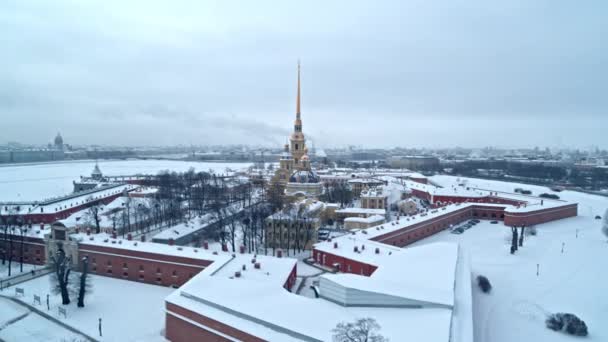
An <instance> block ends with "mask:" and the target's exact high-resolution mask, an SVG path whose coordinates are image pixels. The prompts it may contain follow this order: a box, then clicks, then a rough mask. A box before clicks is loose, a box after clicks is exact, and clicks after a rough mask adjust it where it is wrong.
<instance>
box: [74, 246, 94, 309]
mask: <svg viewBox="0 0 608 342" xmlns="http://www.w3.org/2000/svg"><path fill="white" fill-rule="evenodd" d="M91 287H92V285H91V281H90V278H89V257H87V256H85V257H84V258H82V270H81V273H80V282H79V288H78V303H77V306H78V307H79V308H84V296H85V294H87V293H90V292H91Z"/></svg>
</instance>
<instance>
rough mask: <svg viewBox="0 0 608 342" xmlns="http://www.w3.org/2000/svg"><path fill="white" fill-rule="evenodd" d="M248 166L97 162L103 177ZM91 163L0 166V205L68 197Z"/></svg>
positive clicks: (90, 167)
mask: <svg viewBox="0 0 608 342" xmlns="http://www.w3.org/2000/svg"><path fill="white" fill-rule="evenodd" d="M250 165H251V164H250V163H210V162H195V161H172V160H118V161H100V162H99V168H100V169H101V172H103V174H104V175H108V176H114V175H116V176H118V175H135V174H138V173H139V174H157V173H158V172H159V171H163V170H170V171H176V172H183V171H188V169H190V168H191V167H193V168H194V169H195V170H196V171H209V170H213V171H215V172H216V173H224V172H225V171H226V168H230V169H232V170H240V169H245V168H247V167H249V166H250ZM94 166H95V161H93V160H83V161H70V162H58V163H39V164H12V165H6V166H5V165H0V201H26V200H28V201H29V200H42V199H45V198H49V197H53V196H60V195H64V194H68V193H71V192H72V190H73V185H72V181H74V180H78V179H80V176H90V174H91V171H92V170H93V167H94Z"/></svg>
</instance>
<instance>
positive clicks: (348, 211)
mask: <svg viewBox="0 0 608 342" xmlns="http://www.w3.org/2000/svg"><path fill="white" fill-rule="evenodd" d="M336 214H367V215H385V214H386V210H384V209H369V208H344V209H338V210H336Z"/></svg>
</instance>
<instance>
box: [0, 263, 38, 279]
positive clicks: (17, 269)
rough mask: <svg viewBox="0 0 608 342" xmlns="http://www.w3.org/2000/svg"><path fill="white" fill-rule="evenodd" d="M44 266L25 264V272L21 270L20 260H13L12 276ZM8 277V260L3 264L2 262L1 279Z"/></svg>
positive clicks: (0, 268)
mask: <svg viewBox="0 0 608 342" xmlns="http://www.w3.org/2000/svg"><path fill="white" fill-rule="evenodd" d="M42 267H43V266H37V265H31V264H25V263H24V264H23V272H20V270H21V267H20V266H19V260H17V261H15V260H13V262H12V264H11V278H13V277H15V276H18V275H20V274H23V273H26V274H27V273H29V272H30V271H31V270H37V269H39V268H42ZM7 278H8V261H7V262H6V263H5V264H4V265H2V264H1V263H0V280H4V279H7Z"/></svg>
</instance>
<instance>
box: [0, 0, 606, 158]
mask: <svg viewBox="0 0 608 342" xmlns="http://www.w3.org/2000/svg"><path fill="white" fill-rule="evenodd" d="M607 10H608V3H606V2H604V1H587V2H571V1H560V0H558V1H509V2H500V3H498V2H496V3H494V2H487V1H481V0H475V1H473V0H470V1H450V2H440V1H428V0H427V1H422V0H419V1H418V0H417V1H405V2H404V1H378V2H370V1H331V2H325V1H317V0H315V1H306V2H295V1H283V2H277V1H255V2H249V1H204V2H202V1H171V2H169V1H166V2H149V1H140V0H137V1H116V0H106V1H97V0H94V1H86V2H83V1H76V0H58V1H52V2H51V1H48V2H40V1H33V0H7V1H3V2H2V3H0V30H1V31H0V32H2V33H0V44H1V45H2V55H1V56H2V57H1V58H0V61H1V64H0V65H1V66H0V68H1V69H0V70H1V72H0V117H1V118H2V122H1V127H2V130H1V131H0V132H1V133H0V143H4V142H6V141H18V142H23V143H30V144H46V143H47V142H51V141H52V139H53V138H54V136H55V134H56V133H57V132H58V131H59V132H61V134H62V135H63V137H64V141H65V142H66V143H71V144H100V145H131V146H143V145H177V144H184V145H189V144H193V145H213V144H251V145H256V144H264V145H268V146H275V147H276V146H279V145H282V144H284V143H285V138H286V136H287V135H288V134H289V133H290V132H291V130H292V125H293V120H294V118H295V105H296V104H295V95H296V63H297V60H298V59H300V60H301V62H302V119H303V130H304V133H305V134H306V135H307V138H309V139H311V140H313V141H314V142H315V145H316V146H317V147H324V148H329V147H341V146H346V145H362V146H365V147H370V148H373V147H394V146H400V147H430V148H436V147H451V146H463V147H484V146H500V147H510V148H519V147H531V148H533V147H534V146H539V147H541V148H542V147H545V146H551V147H563V148H581V149H586V148H589V147H590V146H598V147H599V148H602V149H606V148H608V139H607V138H606V133H605V132H606V127H608V96H606V95H605V93H606V86H605V83H606V80H607V79H608V48H607V47H606V44H605V37H607V36H608V23H607V22H606V20H605V18H606V17H607V15H608V11H607Z"/></svg>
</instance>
